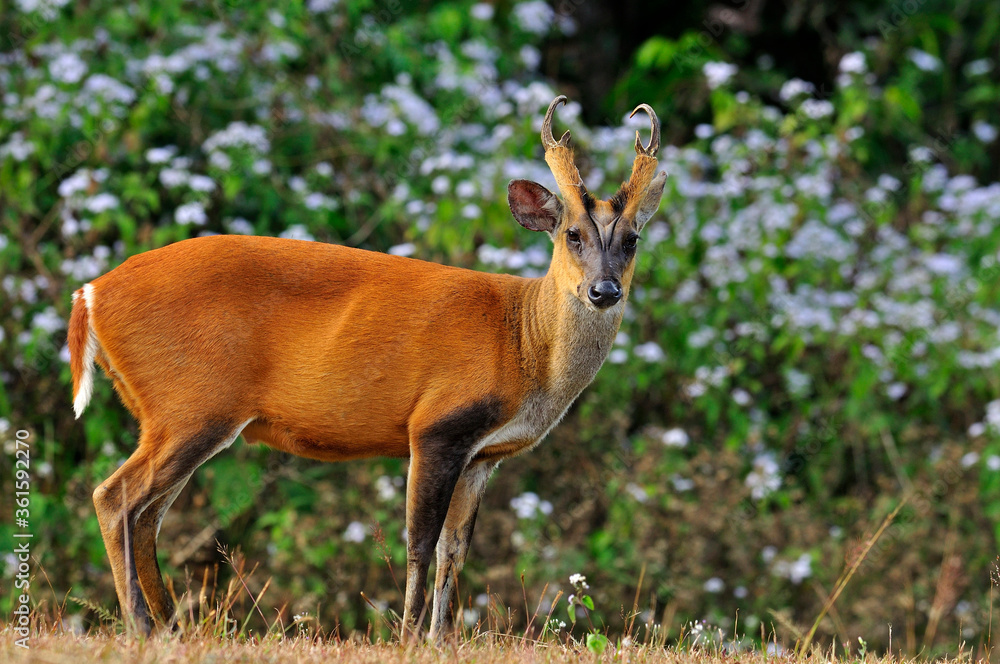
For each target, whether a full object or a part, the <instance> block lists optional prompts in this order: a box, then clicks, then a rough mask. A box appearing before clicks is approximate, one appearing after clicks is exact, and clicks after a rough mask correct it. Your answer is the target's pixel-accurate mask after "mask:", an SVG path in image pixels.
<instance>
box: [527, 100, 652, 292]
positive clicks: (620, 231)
mask: <svg viewBox="0 0 1000 664" xmlns="http://www.w3.org/2000/svg"><path fill="white" fill-rule="evenodd" d="M565 101H566V98H565V97H558V98H556V99H555V100H554V101H553V102H552V104H551V105H549V110H548V112H547V113H546V115H545V122H544V123H543V124H542V143H543V144H544V145H545V148H546V151H545V160H546V161H547V162H548V164H549V167H550V168H551V169H552V172H553V174H554V175H555V177H556V182H557V183H559V189H560V193H562V195H563V199H562V200H560V199H559V198H558V197H557V196H556V195H555V194H553V193H552V192H550V191H549V190H548V189H546V188H545V187H543V186H542V185H540V184H538V183H536V182H531V181H528V180H514V181H513V182H511V183H510V184H509V185H508V187H507V200H508V203H509V204H510V209H511V212H512V213H513V214H514V218H515V219H517V221H518V223H520V224H521V225H522V226H524V227H525V228H527V229H529V230H533V231H545V232H547V233H548V234H549V235H550V236H551V237H552V240H553V243H554V245H555V247H554V249H553V254H552V266H551V268H550V269H551V270H552V272H553V276H554V277H555V278H556V280H557V282H558V283H559V285H560V287H561V288H562V289H564V290H568V291H570V292H572V293H573V294H574V295H575V296H576V298H577V299H579V300H580V302H581V303H583V305H584V306H585V307H587V308H588V309H591V310H595V311H603V310H607V309H610V308H611V307H614V306H615V305H617V304H618V303H619V302H622V301H623V300H624V298H625V296H626V295H627V293H628V288H629V285H630V283H631V281H632V274H633V272H634V269H635V253H636V247H637V243H638V241H639V237H640V233H641V231H642V229H643V227H644V226H645V225H646V222H647V221H649V219H650V217H652V216H653V214H654V213H655V212H656V210H657V208H658V207H659V205H660V198H661V197H662V195H663V186H664V184H665V182H666V173H665V172H661V173H660V174H659V175H656V176H655V177H653V175H654V174H655V170H656V158H655V156H654V155H655V154H656V150H657V149H658V147H659V125H658V123H657V121H656V115H655V113H653V110H652V109H651V108H649V107H648V106H646V105H645V104H643V105H642V106H640V107H639V108H637V109H636V110H635V111H633V115H634V114H635V113H636V112H637V111H638V110H640V109H642V110H645V111H646V112H647V113H648V114H649V115H650V122H651V124H652V127H653V134H652V138H651V139H650V143H649V146H647V147H643V146H642V143H641V141H640V140H639V136H638V132H637V133H636V152H637V155H638V156H637V157H636V162H635V164H634V165H633V169H632V175H631V177H630V178H629V181H628V182H626V183H625V184H623V185H622V187H621V188H620V189H619V190H618V193H617V194H615V195H614V196H613V197H612V198H611V199H609V200H607V201H604V200H596V199H594V198H592V197H591V196H590V194H589V193H588V192H587V190H586V188H585V187H584V185H583V180H582V179H580V174H579V172H578V171H577V168H576V165H575V164H574V162H573V158H572V153H571V152H570V151H569V147H568V142H569V132H566V133H565V134H564V135H563V137H562V139H560V140H559V141H558V142H557V141H555V140H554V139H553V137H552V114H553V111H554V109H555V107H556V106H557V105H558V104H560V103H564V102H565Z"/></svg>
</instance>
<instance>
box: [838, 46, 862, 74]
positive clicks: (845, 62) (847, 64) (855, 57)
mask: <svg viewBox="0 0 1000 664" xmlns="http://www.w3.org/2000/svg"><path fill="white" fill-rule="evenodd" d="M840 71H842V72H844V73H845V74H864V73H865V72H866V71H868V65H867V63H866V62H865V54H864V53H862V52H861V51H854V52H853V53H848V54H847V55H845V56H844V57H842V58H841V59H840Z"/></svg>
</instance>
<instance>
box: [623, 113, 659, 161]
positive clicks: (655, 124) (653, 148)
mask: <svg viewBox="0 0 1000 664" xmlns="http://www.w3.org/2000/svg"><path fill="white" fill-rule="evenodd" d="M639 111H644V112H645V113H646V115H648V116H649V128H650V137H649V145H646V146H643V144H642V139H640V138H639V132H638V131H637V132H635V151H636V154H644V155H646V156H649V157H655V156H656V152H657V150H659V149H660V121H659V119H658V118H657V117H656V112H655V111H654V110H653V108H652V107H651V106H650V105H649V104H639V105H638V106H636V107H635V110H633V111H632V114H631V115H629V117H630V118H631V117H634V116H635V114H636V113H638V112H639Z"/></svg>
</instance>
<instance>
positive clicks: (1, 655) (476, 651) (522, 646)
mask: <svg viewBox="0 0 1000 664" xmlns="http://www.w3.org/2000/svg"><path fill="white" fill-rule="evenodd" d="M581 660H583V661H593V662H697V663H699V664H714V663H715V662H737V661H738V662H746V663H748V664H755V663H758V662H759V663H760V664H771V663H779V662H845V663H847V662H851V663H854V662H865V663H871V664H875V663H878V664H896V663H898V662H910V661H920V660H908V659H900V658H897V657H893V656H885V657H880V658H879V657H875V656H873V655H868V656H866V657H864V658H861V657H859V656H856V655H855V656H850V657H846V658H845V657H839V656H837V655H835V654H834V653H832V652H820V651H813V653H812V654H811V655H809V656H804V657H803V656H797V655H794V654H792V653H791V652H789V653H786V654H783V655H777V656H776V655H773V654H771V655H768V654H766V653H762V652H759V651H754V652H740V653H732V652H727V651H725V650H721V649H717V648H708V649H697V648H695V649H680V650H678V649H675V648H669V647H668V648H665V647H661V646H648V645H640V646H633V647H626V648H621V649H616V648H614V647H609V648H608V649H607V650H606V651H605V652H604V654H603V655H600V656H597V655H594V654H593V653H590V652H589V651H588V650H587V649H586V648H585V647H583V646H575V645H565V644H555V643H547V644H546V643H532V642H528V641H525V640H522V639H506V638H497V639H494V638H491V637H489V636H488V635H486V636H484V637H483V638H480V639H478V640H473V641H465V642H456V643H450V644H446V645H443V646H441V647H432V646H429V645H421V646H417V647H404V646H400V645H395V644H388V643H364V642H359V641H336V640H329V641H324V640H321V639H309V638H265V639H263V640H262V641H256V640H253V639H248V640H242V641H240V640H235V639H228V638H223V639H217V638H216V639H213V638H206V637H199V638H177V637H174V636H166V637H153V638H150V639H146V640H133V639H127V638H125V637H122V636H108V635H98V636H77V635H73V634H69V633H65V632H63V633H58V634H51V635H41V636H37V637H34V638H32V640H31V646H30V649H28V650H25V649H23V648H19V647H17V646H15V645H14V637H13V635H12V634H11V632H10V631H9V630H5V631H3V632H0V661H3V662H46V663H52V664H63V663H65V664H82V663H83V662H130V663H136V664H151V663H153V662H192V663H208V662H212V663H217V662H225V663H226V664H235V663H236V662H288V663H292V662H295V663H296V664H308V663H311V662H331V661H335V662H350V663H351V664H355V663H357V664H361V663H367V662H419V663H421V664H422V663H425V662H426V663H431V662H485V663H487V664H488V663H493V662H496V663H497V664H521V663H526V662H579V661H581ZM939 661H944V662H972V661H975V660H974V658H973V657H971V656H970V655H968V654H964V655H963V654H959V655H957V656H955V657H953V658H949V659H946V660H939Z"/></svg>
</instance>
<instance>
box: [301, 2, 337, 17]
mask: <svg viewBox="0 0 1000 664" xmlns="http://www.w3.org/2000/svg"><path fill="white" fill-rule="evenodd" d="M339 4H340V0H309V2H307V3H306V9H308V10H309V11H311V12H312V13H313V14H322V13H323V12H328V11H330V10H331V9H333V8H334V7H336V6H337V5H339Z"/></svg>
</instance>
